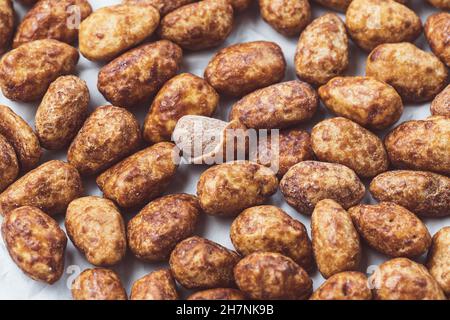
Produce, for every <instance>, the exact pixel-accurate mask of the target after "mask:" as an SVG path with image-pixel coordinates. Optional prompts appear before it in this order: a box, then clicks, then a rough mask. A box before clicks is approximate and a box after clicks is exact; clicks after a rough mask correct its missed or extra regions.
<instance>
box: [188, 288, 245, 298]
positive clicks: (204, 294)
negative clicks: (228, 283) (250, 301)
mask: <svg viewBox="0 0 450 320" xmlns="http://www.w3.org/2000/svg"><path fill="white" fill-rule="evenodd" d="M187 300H247V297H246V296H245V294H244V293H243V292H241V291H239V290H236V289H227V288H218V289H209V290H204V291H199V292H196V293H194V294H191V295H190V296H189V297H188V298H187Z"/></svg>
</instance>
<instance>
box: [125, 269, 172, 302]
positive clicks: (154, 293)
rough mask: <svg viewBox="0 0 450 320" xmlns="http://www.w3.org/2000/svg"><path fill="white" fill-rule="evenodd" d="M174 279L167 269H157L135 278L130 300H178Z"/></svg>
mask: <svg viewBox="0 0 450 320" xmlns="http://www.w3.org/2000/svg"><path fill="white" fill-rule="evenodd" d="M178 299H179V296H178V292H177V286H176V284H175V281H174V279H173V277H172V274H171V273H170V271H169V270H158V271H154V272H152V273H149V274H148V275H146V276H144V277H142V278H140V279H139V280H137V281H136V282H135V283H134V284H133V287H132V288H131V295H130V300H178Z"/></svg>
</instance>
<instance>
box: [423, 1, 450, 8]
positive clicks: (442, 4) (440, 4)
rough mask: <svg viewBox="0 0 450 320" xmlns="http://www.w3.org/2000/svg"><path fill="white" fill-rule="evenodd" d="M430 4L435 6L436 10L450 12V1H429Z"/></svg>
mask: <svg viewBox="0 0 450 320" xmlns="http://www.w3.org/2000/svg"><path fill="white" fill-rule="evenodd" d="M428 2H429V3H430V4H432V5H433V6H435V7H436V8H440V9H443V10H450V1H449V0H428Z"/></svg>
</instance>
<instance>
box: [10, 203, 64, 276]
mask: <svg viewBox="0 0 450 320" xmlns="http://www.w3.org/2000/svg"><path fill="white" fill-rule="evenodd" d="M2 236H3V240H4V241H5V245H6V248H7V249H8V252H9V255H10V256H11V258H12V259H13V261H14V262H15V263H16V264H17V266H18V267H19V268H20V269H22V271H23V272H24V273H25V274H26V275H27V276H29V277H30V278H32V279H33V280H36V281H42V282H46V283H48V284H53V283H55V282H56V281H58V280H59V279H60V278H61V276H62V274H63V272H64V254H65V250H66V245H67V237H66V234H65V233H64V231H63V230H62V229H61V228H60V227H59V225H58V223H57V222H56V221H55V220H53V219H52V218H50V217H49V216H48V215H46V214H45V213H44V212H42V211H41V210H39V209H38V208H35V207H27V206H25V207H20V208H17V209H15V210H13V211H11V212H10V213H9V214H8V215H6V216H5V218H4V220H3V224H2Z"/></svg>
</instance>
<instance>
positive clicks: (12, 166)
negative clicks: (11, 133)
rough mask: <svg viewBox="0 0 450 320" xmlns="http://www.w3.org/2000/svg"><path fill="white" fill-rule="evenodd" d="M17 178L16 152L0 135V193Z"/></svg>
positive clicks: (17, 163)
mask: <svg viewBox="0 0 450 320" xmlns="http://www.w3.org/2000/svg"><path fill="white" fill-rule="evenodd" d="M18 176H19V161H18V160H17V155H16V152H15V151H14V148H13V147H12V145H11V144H10V143H9V142H8V140H6V138H5V137H4V136H3V135H1V134H0V177H2V179H1V180H0V192H2V191H3V190H5V189H6V188H7V187H8V186H9V185H10V184H11V183H13V182H14V181H15V180H16V178H17V177H18Z"/></svg>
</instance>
